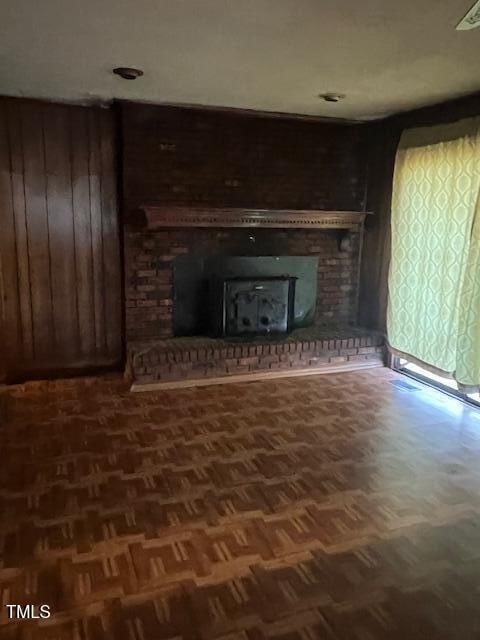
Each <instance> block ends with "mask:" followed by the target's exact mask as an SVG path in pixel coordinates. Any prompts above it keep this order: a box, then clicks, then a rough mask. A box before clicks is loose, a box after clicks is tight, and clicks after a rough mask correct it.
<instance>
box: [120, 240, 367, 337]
mask: <svg viewBox="0 0 480 640" xmlns="http://www.w3.org/2000/svg"><path fill="white" fill-rule="evenodd" d="M252 238H254V240H255V241H254V242H252ZM125 251H126V287H125V292H126V314H127V317H126V330H127V340H150V339H155V338H166V337H170V336H172V304H173V302H172V297H173V288H172V285H173V260H174V258H175V256H178V255H180V254H185V253H197V254H204V255H212V254H221V253H223V254H225V255H243V256H248V255H263V256H266V255H318V256H319V261H318V280H317V307H316V324H317V325H322V324H326V323H333V322H335V323H337V324H346V323H349V322H352V321H354V318H355V310H356V309H355V307H356V304H355V303H356V291H357V278H358V268H357V267H358V242H355V243H354V244H353V246H352V249H351V250H350V251H348V252H339V250H338V244H337V234H336V233H334V232H328V231H318V230H295V231H291V230H288V231H283V230H274V229H269V230H262V231H246V230H237V229H232V230H212V229H191V230H177V231H157V232H135V231H129V232H128V233H127V235H126V245H125Z"/></svg>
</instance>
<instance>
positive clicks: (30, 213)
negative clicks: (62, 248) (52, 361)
mask: <svg viewBox="0 0 480 640" xmlns="http://www.w3.org/2000/svg"><path fill="white" fill-rule="evenodd" d="M19 109H20V118H21V128H22V146H23V164H24V189H25V211H26V218H27V238H28V257H29V263H30V269H29V273H30V295H31V300H32V303H31V304H32V324H33V350H34V361H39V360H40V361H43V360H46V359H48V358H49V356H50V355H51V354H52V353H54V333H53V306H52V286H51V285H52V283H51V273H50V237H49V224H48V209H47V179H46V174H45V140H44V130H43V121H44V118H43V110H42V109H39V108H38V106H37V105H35V104H34V103H30V102H26V103H20V104H19Z"/></svg>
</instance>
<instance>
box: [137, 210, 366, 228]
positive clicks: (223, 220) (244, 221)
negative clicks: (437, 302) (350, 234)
mask: <svg viewBox="0 0 480 640" xmlns="http://www.w3.org/2000/svg"><path fill="white" fill-rule="evenodd" d="M366 215H367V212H364V211H322V210H318V209H243V208H198V207H169V206H162V205H144V206H142V207H140V209H139V210H138V211H137V212H136V214H134V215H133V216H132V217H130V220H129V221H130V222H131V223H133V224H137V225H140V226H141V227H144V228H147V229H151V230H152V231H153V230H155V229H164V228H175V227H183V228H184V227H217V228H225V227H230V228H251V227H255V228H270V229H337V230H349V231H358V232H359V231H361V229H362V227H363V223H364V221H365V217H366Z"/></svg>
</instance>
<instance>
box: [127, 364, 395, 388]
mask: <svg viewBox="0 0 480 640" xmlns="http://www.w3.org/2000/svg"><path fill="white" fill-rule="evenodd" d="M383 366H384V365H383V363H382V362H379V361H374V362H364V363H351V362H349V363H346V364H338V365H328V366H324V367H322V368H321V369H320V368H318V369H312V368H309V369H284V370H281V371H255V372H251V373H239V374H234V375H231V376H221V377H217V378H192V379H191V380H170V381H165V382H161V381H158V382H145V383H136V382H134V383H133V384H132V386H131V387H130V391H132V392H134V393H139V392H142V391H167V390H169V389H188V388H189V387H208V386H211V385H215V384H233V383H234V382H259V381H261V380H276V379H278V378H296V377H298V376H320V375H325V374H327V373H346V372H349V371H360V370H362V369H375V368H378V367H383Z"/></svg>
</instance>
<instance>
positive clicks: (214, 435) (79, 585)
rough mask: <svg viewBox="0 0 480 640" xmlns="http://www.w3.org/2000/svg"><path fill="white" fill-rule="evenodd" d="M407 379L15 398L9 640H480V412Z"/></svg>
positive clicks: (3, 586)
mask: <svg viewBox="0 0 480 640" xmlns="http://www.w3.org/2000/svg"><path fill="white" fill-rule="evenodd" d="M397 379H400V376H398V375H397V374H394V373H393V372H391V371H389V370H387V369H374V370H370V371H365V372H355V373H348V374H339V375H332V376H319V377H308V378H295V379H286V380H282V381H276V382H263V383H262V382H259V383H251V384H241V385H227V386H217V387H208V388H202V389H185V390H176V391H164V392H161V393H145V394H130V393H128V391H127V389H126V386H125V384H124V382H123V381H122V380H120V379H91V380H83V381H63V382H58V383H32V384H29V385H26V387H25V389H22V388H17V389H12V390H11V391H9V392H8V394H7V397H6V403H5V405H6V406H5V407H4V415H3V418H2V425H1V429H0V439H1V465H0V512H1V514H2V517H1V521H0V553H1V557H0V599H1V601H2V603H3V605H5V604H7V603H16V604H24V603H32V604H34V603H35V604H49V605H50V607H51V611H52V613H53V615H52V617H51V618H50V619H48V620H30V621H18V620H17V621H15V620H8V618H7V615H6V610H5V608H2V610H1V611H0V638H2V639H3V638H6V639H9V640H12V639H22V640H107V639H110V638H111V639H115V640H123V639H126V640H181V639H183V640H211V639H217V638H218V639H222V640H316V639H321V640H384V639H385V640H397V639H401V640H420V639H421V640H424V639H429V640H446V639H455V640H473V639H478V638H480V412H478V411H476V410H475V409H471V408H469V407H467V406H465V405H462V404H461V403H459V402H457V401H456V400H452V399H449V398H447V397H445V396H442V395H441V394H440V393H438V392H436V391H433V390H428V389H427V390H425V388H424V389H423V390H416V391H404V390H403V391H402V390H401V389H399V388H397V387H396V386H394V385H393V384H392V382H394V381H395V380H397Z"/></svg>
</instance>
